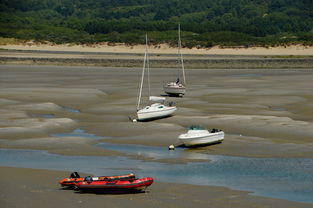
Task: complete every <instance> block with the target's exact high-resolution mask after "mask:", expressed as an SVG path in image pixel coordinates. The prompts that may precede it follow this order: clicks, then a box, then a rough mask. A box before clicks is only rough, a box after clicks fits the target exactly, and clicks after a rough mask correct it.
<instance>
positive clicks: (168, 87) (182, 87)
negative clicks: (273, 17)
mask: <svg viewBox="0 0 313 208" xmlns="http://www.w3.org/2000/svg"><path fill="white" fill-rule="evenodd" d="M178 56H179V58H178V61H179V62H180V63H181V67H182V73H183V80H182V81H181V80H180V79H179V76H178V77H177V80H176V82H169V83H166V84H165V85H164V86H163V89H164V92H165V93H166V94H168V95H172V96H183V95H184V94H185V92H186V77H185V67H184V59H183V54H182V53H181V38H180V24H179V25H178Z"/></svg>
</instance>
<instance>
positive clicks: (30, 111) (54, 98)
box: [0, 65, 313, 207]
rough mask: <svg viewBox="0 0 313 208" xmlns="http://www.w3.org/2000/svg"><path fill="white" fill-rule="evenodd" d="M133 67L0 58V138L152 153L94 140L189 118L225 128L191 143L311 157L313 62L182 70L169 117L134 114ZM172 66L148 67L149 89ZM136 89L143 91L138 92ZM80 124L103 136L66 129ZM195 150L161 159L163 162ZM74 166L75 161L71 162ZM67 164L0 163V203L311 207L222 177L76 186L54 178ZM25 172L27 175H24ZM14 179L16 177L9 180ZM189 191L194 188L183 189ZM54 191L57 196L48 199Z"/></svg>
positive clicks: (120, 140)
mask: <svg viewBox="0 0 313 208" xmlns="http://www.w3.org/2000/svg"><path fill="white" fill-rule="evenodd" d="M140 73H141V69H140V68H109V67H69V66H41V65H25V66H23V65H1V66H0V107H1V108H0V112H1V117H0V148H2V149H32V150H47V151H48V152H50V153H55V154H61V155H84V156H126V157H129V158H137V159H140V160H143V161H148V162H149V161H152V162H157V160H156V159H155V158H153V157H146V156H145V155H131V154H129V153H125V152H124V153H123V152H120V151H114V150H110V149H105V148H102V147H99V146H96V144H98V143H101V142H107V143H112V144H139V145H147V146H152V147H164V148H165V149H166V148H167V147H168V145H170V144H175V145H179V141H178V139H177V136H178V135H179V134H180V133H183V132H185V131H186V128H187V127H188V126H189V125H192V124H199V125H202V126H204V127H206V128H212V127H214V128H219V129H223V130H224V131H225V132H226V136H225V140H224V142H223V143H222V144H219V145H214V146H208V147H202V148H198V149H194V150H191V151H192V152H193V153H203V154H209V155H229V156H240V157H256V158H312V151H313V141H312V138H313V132H312V127H313V123H312V122H313V120H312V116H311V115H312V113H313V106H312V100H313V95H312V90H313V89H312V88H313V86H312V79H313V72H312V70H311V69H296V70H292V69H275V70H268V69H253V70H249V69H246V70H244V69H241V70H236V69H231V70H230V69H216V70H214V69H213V70H203V69H199V70H198V69H193V70H189V71H188V70H187V71H186V74H187V85H188V93H187V94H186V96H185V97H183V98H168V99H169V100H171V101H174V102H175V103H176V104H177V106H178V108H179V110H178V111H177V113H175V115H174V116H173V117H170V118H165V119H162V120H156V121H153V122H149V123H132V122H130V121H129V119H128V116H134V114H135V109H136V102H137V98H138V97H137V96H138V87H139V80H140ZM176 74H177V71H176V70H175V69H167V70H165V69H153V70H152V71H151V77H152V79H151V82H152V88H151V89H152V94H154V95H160V94H162V83H164V82H166V81H170V80H171V78H174V77H175V76H176ZM144 96H147V92H145V94H144ZM75 129H81V130H83V131H85V132H87V133H89V134H92V135H96V136H99V137H101V138H100V139H94V138H92V137H88V136H80V135H75V134H74V135H72V136H67V137H66V138H65V137H62V135H61V134H62V133H71V132H73V131H74V130H75ZM194 161H197V159H194V158H182V159H178V160H166V159H165V160H164V159H163V160H162V162H165V163H168V164H175V163H186V162H194ZM78 171H79V170H78ZM68 174H69V172H64V171H62V172H58V171H52V170H35V169H21V168H8V167H1V171H0V176H1V177H0V178H1V182H0V183H1V185H2V186H3V187H5V189H3V190H2V191H1V192H0V193H1V204H4V207H19V206H20V205H22V204H23V207H39V206H41V205H42V203H43V202H46V204H47V206H48V207H49V206H50V207H55V206H59V207H63V206H64V207H65V206H66V207H74V206H75V207H77V206H78V207H86V206H88V207H89V206H95V207H99V206H100V205H101V206H103V203H104V202H105V205H106V206H107V205H108V206H112V207H124V206H126V205H128V206H130V207H135V206H147V207H190V206H197V207H310V206H312V204H306V203H300V202H292V201H287V200H280V199H272V198H267V197H259V196H252V195H250V194H249V193H248V192H245V191H239V190H230V189H228V188H223V187H214V186H195V185H185V184H173V185H169V184H166V183H161V182H158V180H157V179H156V183H155V184H153V185H152V186H151V187H150V188H149V191H147V192H146V193H143V194H135V195H133V194H131V195H96V194H76V193H75V192H73V191H69V190H62V189H60V187H59V185H58V184H57V181H58V180H59V179H61V178H63V177H67V176H68ZM24 177H26V178H27V179H28V180H24ZM13 179H14V180H13ZM190 191H191V192H192V195H190V194H189V193H190ZM56 198H57V199H58V200H55V199H56Z"/></svg>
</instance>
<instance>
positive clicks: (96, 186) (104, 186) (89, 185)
mask: <svg viewBox="0 0 313 208" xmlns="http://www.w3.org/2000/svg"><path fill="white" fill-rule="evenodd" d="M152 183H153V178H151V177H146V178H140V179H130V180H112V181H93V180H85V181H82V182H79V183H77V184H76V187H77V189H80V190H103V191H106V190H120V191H131V190H136V191H142V190H144V189H146V188H147V187H148V186H150V185H151V184H152Z"/></svg>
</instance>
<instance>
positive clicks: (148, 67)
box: [146, 34, 151, 97]
mask: <svg viewBox="0 0 313 208" xmlns="http://www.w3.org/2000/svg"><path fill="white" fill-rule="evenodd" d="M146 54H147V58H146V61H147V69H148V70H147V72H148V94H149V97H150V95H151V93H150V63H149V53H148V36H147V34H146Z"/></svg>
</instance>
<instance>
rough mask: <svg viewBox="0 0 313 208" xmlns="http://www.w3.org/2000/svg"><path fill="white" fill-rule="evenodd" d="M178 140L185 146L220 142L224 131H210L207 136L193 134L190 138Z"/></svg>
mask: <svg viewBox="0 0 313 208" xmlns="http://www.w3.org/2000/svg"><path fill="white" fill-rule="evenodd" d="M179 140H180V141H181V142H182V143H183V144H184V145H185V146H187V147H191V146H203V145H210V144H216V143H219V142H222V141H223V140H224V132H223V131H220V132H216V133H210V135H207V136H195V137H190V138H181V137H179Z"/></svg>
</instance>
